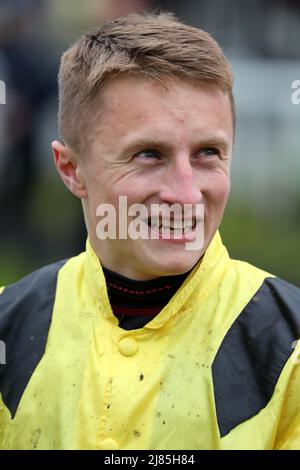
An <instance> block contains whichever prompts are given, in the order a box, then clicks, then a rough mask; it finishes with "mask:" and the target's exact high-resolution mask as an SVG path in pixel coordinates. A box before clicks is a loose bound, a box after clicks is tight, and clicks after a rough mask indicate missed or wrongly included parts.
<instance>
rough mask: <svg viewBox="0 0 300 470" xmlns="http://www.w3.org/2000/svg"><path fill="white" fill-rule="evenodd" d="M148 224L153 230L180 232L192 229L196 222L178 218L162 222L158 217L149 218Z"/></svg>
mask: <svg viewBox="0 0 300 470" xmlns="http://www.w3.org/2000/svg"><path fill="white" fill-rule="evenodd" d="M149 225H150V226H151V228H152V229H153V230H163V231H170V230H172V231H173V232H182V231H184V230H193V228H194V227H195V225H196V224H195V223H194V222H193V221H189V222H182V221H180V220H176V221H175V220H173V221H171V222H166V221H163V222H162V221H161V220H160V219H151V222H149Z"/></svg>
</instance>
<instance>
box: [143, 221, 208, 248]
mask: <svg viewBox="0 0 300 470" xmlns="http://www.w3.org/2000/svg"><path fill="white" fill-rule="evenodd" d="M144 222H145V223H147V225H148V229H149V231H150V233H151V232H152V233H153V234H154V235H155V236H154V237H151V238H154V239H162V240H171V241H177V242H186V241H189V240H191V239H193V238H194V237H195V236H196V232H197V229H198V227H199V224H200V222H201V221H200V220H199V219H197V218H196V217H192V218H191V219H188V220H183V219H180V220H178V219H177V220H176V219H173V220H170V219H163V218H162V217H149V218H148V219H147V220H145V221H144Z"/></svg>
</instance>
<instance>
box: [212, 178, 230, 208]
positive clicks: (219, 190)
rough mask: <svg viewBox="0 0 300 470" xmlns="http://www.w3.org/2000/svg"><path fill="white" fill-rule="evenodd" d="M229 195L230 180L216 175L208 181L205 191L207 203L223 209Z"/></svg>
mask: <svg viewBox="0 0 300 470" xmlns="http://www.w3.org/2000/svg"><path fill="white" fill-rule="evenodd" d="M229 193H230V178H229V177H228V176H227V175H225V174H223V175H216V176H215V178H213V179H212V180H211V181H210V184H209V188H208V190H207V202H208V203H212V204H215V205H219V206H220V208H221V207H224V205H225V204H226V202H227V199H228V196H229Z"/></svg>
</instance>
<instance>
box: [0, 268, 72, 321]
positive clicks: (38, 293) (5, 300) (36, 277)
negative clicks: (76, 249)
mask: <svg viewBox="0 0 300 470" xmlns="http://www.w3.org/2000/svg"><path fill="white" fill-rule="evenodd" d="M66 261H67V260H63V261H58V262H56V263H53V264H51V265H48V266H44V267H43V268H41V269H38V270H36V271H34V272H33V273H31V274H29V275H27V276H26V277H24V278H23V279H21V280H19V281H17V282H16V283H14V284H11V285H9V286H6V287H3V288H1V289H0V323H1V320H3V319H4V317H5V315H6V314H8V312H10V311H12V310H14V311H15V310H18V308H19V306H20V305H21V304H22V305H23V306H24V304H25V306H26V304H27V303H29V304H28V307H29V306H31V307H32V302H33V301H38V300H39V301H41V302H42V303H44V302H45V300H46V299H49V297H51V296H52V295H53V293H54V292H55V288H56V281H57V276H58V272H59V271H60V269H61V268H62V267H63V265H64V264H65V263H66Z"/></svg>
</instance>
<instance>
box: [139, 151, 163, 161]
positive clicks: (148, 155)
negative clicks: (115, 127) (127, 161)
mask: <svg viewBox="0 0 300 470" xmlns="http://www.w3.org/2000/svg"><path fill="white" fill-rule="evenodd" d="M135 157H138V158H140V159H142V160H154V159H159V158H160V153H159V152H158V151H157V150H151V149H149V150H143V151H142V152H139V153H137V154H136V155H135Z"/></svg>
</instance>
